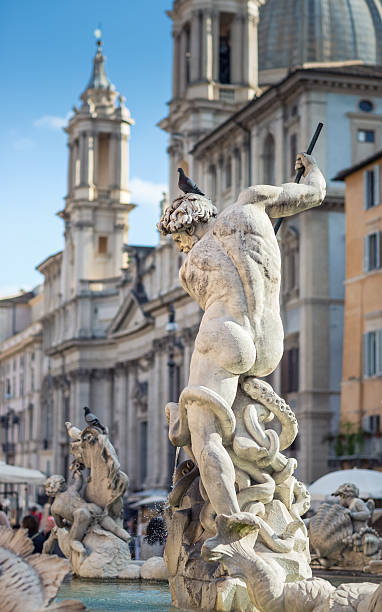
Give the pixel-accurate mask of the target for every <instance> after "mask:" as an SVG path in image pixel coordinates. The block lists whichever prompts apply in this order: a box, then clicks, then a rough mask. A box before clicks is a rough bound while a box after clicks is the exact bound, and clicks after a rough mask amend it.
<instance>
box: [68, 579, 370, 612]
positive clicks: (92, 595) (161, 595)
mask: <svg viewBox="0 0 382 612" xmlns="http://www.w3.org/2000/svg"><path fill="white" fill-rule="evenodd" d="M314 575H316V576H319V577H320V578H325V579H326V580H329V581H330V582H331V583H332V584H334V586H338V585H339V584H341V583H342V582H365V581H368V582H376V583H380V581H381V576H375V575H366V574H363V573H362V572H348V573H347V572H343V571H342V572H341V571H338V572H337V571H336V572H329V571H320V570H318V571H317V570H316V571H314ZM61 599H75V600H80V601H82V602H83V603H84V604H85V605H86V606H87V607H88V610H89V612H150V610H152V611H153V612H176V611H177V612H186V611H182V610H180V609H179V608H174V607H173V606H171V596H170V591H169V588H168V584H167V583H166V582H140V581H125V580H96V579H85V578H73V579H72V580H66V581H65V582H64V583H63V585H62V586H61V588H60V591H59V594H58V597H57V600H58V601H59V600H61Z"/></svg>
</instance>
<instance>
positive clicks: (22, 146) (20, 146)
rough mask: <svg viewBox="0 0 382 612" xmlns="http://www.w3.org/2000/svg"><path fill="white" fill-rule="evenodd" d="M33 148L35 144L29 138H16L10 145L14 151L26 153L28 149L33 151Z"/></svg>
mask: <svg viewBox="0 0 382 612" xmlns="http://www.w3.org/2000/svg"><path fill="white" fill-rule="evenodd" d="M34 146H35V142H34V140H31V138H17V140H14V141H13V143H12V147H13V148H14V149H15V150H16V151H28V150H29V149H33V147H34Z"/></svg>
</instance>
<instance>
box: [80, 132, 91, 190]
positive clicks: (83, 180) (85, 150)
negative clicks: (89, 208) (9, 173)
mask: <svg viewBox="0 0 382 612" xmlns="http://www.w3.org/2000/svg"><path fill="white" fill-rule="evenodd" d="M80 160H81V161H80V173H81V176H80V185H82V186H83V187H84V186H87V185H88V184H89V178H88V174H89V139H88V135H87V133H86V132H83V133H82V134H81V136H80Z"/></svg>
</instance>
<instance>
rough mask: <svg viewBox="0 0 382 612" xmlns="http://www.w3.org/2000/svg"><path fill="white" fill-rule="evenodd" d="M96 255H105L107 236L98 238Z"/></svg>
mask: <svg viewBox="0 0 382 612" xmlns="http://www.w3.org/2000/svg"><path fill="white" fill-rule="evenodd" d="M98 253H100V254H102V255H105V254H106V253H107V236H98Z"/></svg>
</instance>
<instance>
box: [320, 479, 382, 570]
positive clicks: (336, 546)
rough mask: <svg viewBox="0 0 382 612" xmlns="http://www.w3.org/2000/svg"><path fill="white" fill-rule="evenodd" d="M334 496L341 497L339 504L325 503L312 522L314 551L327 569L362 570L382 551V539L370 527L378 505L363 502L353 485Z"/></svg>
mask: <svg viewBox="0 0 382 612" xmlns="http://www.w3.org/2000/svg"><path fill="white" fill-rule="evenodd" d="M333 495H335V496H338V497H339V503H338V504H329V503H326V502H324V503H322V504H321V505H320V506H319V507H318V510H317V513H316V514H315V515H314V516H313V517H312V518H311V519H310V521H309V539H310V543H311V546H312V549H313V550H314V551H315V553H316V558H317V559H318V561H319V563H320V564H321V565H323V566H324V567H327V568H328V567H331V566H333V565H341V566H342V567H349V568H352V569H362V568H363V567H364V566H365V565H367V564H368V563H369V562H370V561H371V560H373V559H379V558H380V555H381V552H382V539H381V538H380V537H379V534H378V532H377V531H376V530H375V529H373V527H371V526H370V525H369V524H368V522H369V520H370V519H371V517H372V514H373V511H374V508H375V504H374V502H373V500H371V499H369V500H368V501H367V502H365V501H363V500H362V499H360V497H359V490H358V488H357V487H356V486H355V485H354V484H352V483H345V484H343V485H341V486H340V487H339V488H338V489H337V490H336V491H335V492H334V493H333Z"/></svg>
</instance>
